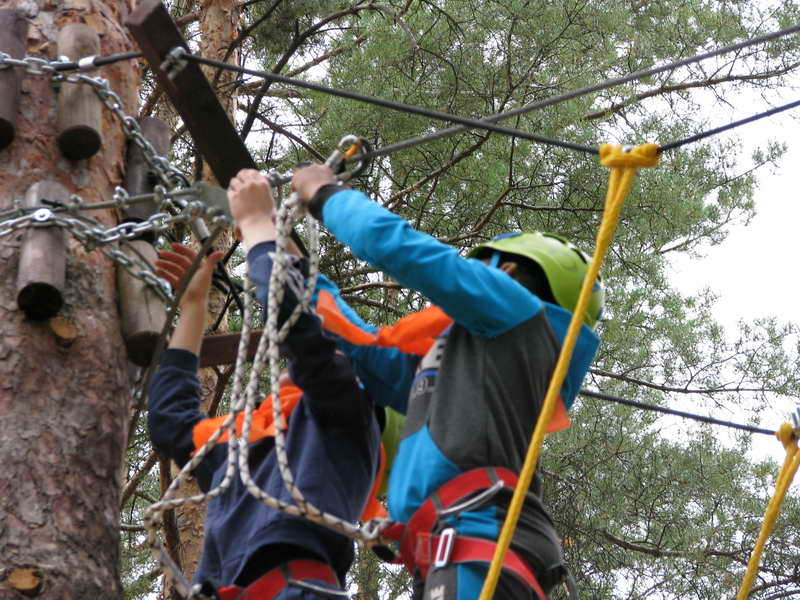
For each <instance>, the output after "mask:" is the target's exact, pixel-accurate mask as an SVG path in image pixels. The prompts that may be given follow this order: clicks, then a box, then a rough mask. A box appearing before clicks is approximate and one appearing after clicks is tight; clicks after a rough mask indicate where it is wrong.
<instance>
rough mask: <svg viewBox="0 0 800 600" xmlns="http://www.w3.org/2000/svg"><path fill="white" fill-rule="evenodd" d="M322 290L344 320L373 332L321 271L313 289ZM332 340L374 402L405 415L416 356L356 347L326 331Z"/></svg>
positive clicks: (380, 348)
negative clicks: (334, 303) (343, 354)
mask: <svg viewBox="0 0 800 600" xmlns="http://www.w3.org/2000/svg"><path fill="white" fill-rule="evenodd" d="M319 290H325V291H326V292H328V293H329V294H331V296H333V298H334V300H335V301H336V305H337V306H338V307H339V311H340V312H341V313H342V314H343V315H344V316H345V317H346V318H347V320H348V321H350V322H351V323H353V324H354V325H356V326H357V327H359V328H361V329H363V330H364V331H367V332H370V333H376V332H377V331H378V329H377V327H375V326H374V325H370V324H369V323H367V322H366V321H364V320H363V319H362V318H361V317H360V316H359V315H358V313H356V311H354V310H353V308H352V307H351V306H350V305H349V304H347V302H346V301H345V300H344V298H342V296H341V294H340V293H339V288H338V287H337V286H336V284H335V283H333V282H332V281H331V280H330V279H328V278H327V277H325V275H323V274H322V273H320V274H319V276H318V277H317V289H316V291H315V294H316V293H317V292H318V291H319ZM327 335H329V336H331V337H332V338H333V339H335V340H336V345H337V346H338V347H339V349H340V350H341V351H342V352H344V353H345V354H346V355H347V357H348V358H349V359H350V361H351V362H352V363H353V368H354V369H355V372H356V375H358V378H359V379H360V380H361V382H362V383H363V384H364V387H365V388H366V389H367V392H369V394H370V396H372V398H373V399H374V400H375V402H376V403H377V404H379V405H381V406H389V407H391V408H393V409H394V410H396V411H397V412H399V413H402V414H406V410H407V408H408V396H409V394H410V392H411V383H412V382H413V380H414V373H415V372H416V369H417V363H418V362H419V358H418V357H416V356H414V355H411V354H406V353H405V352H401V351H400V350H398V349H397V348H382V347H380V346H359V345H357V344H351V343H350V342H348V341H346V340H343V339H341V338H340V337H339V336H336V335H333V334H331V333H328V334H327Z"/></svg>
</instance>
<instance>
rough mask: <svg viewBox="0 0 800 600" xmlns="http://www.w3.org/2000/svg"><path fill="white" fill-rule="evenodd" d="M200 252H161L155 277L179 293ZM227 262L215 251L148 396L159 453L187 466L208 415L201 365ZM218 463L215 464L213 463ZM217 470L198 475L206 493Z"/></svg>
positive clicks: (188, 296)
mask: <svg viewBox="0 0 800 600" xmlns="http://www.w3.org/2000/svg"><path fill="white" fill-rule="evenodd" d="M196 254H197V253H196V252H195V251H194V250H191V249H190V248H187V247H185V246H182V245H180V244H173V245H172V251H164V252H161V253H160V260H158V261H157V262H156V273H157V274H158V275H160V276H161V277H164V278H166V279H167V280H168V281H169V282H170V283H171V284H172V286H173V288H175V289H177V288H178V286H179V284H180V280H181V279H182V277H183V275H184V273H185V272H186V270H187V269H188V268H189V265H190V264H191V262H192V261H193V260H194V258H195V256H196ZM221 258H222V253H221V252H214V253H213V254H211V255H210V256H208V257H206V258H205V259H203V262H202V263H201V265H200V267H199V269H198V270H197V272H196V273H195V275H194V277H193V278H192V281H191V282H190V283H189V285H188V286H187V288H186V291H185V293H184V294H183V296H182V298H181V302H180V317H179V319H178V323H177V325H176V327H175V331H174V332H173V334H172V337H171V339H170V343H169V347H168V348H167V350H166V351H165V352H164V354H163V355H162V357H161V361H160V364H159V369H158V371H156V373H155V375H154V376H153V381H152V383H151V386H150V394H149V397H148V417H147V425H148V429H149V431H150V437H151V439H152V441H153V445H154V446H155V448H156V449H157V450H158V451H159V452H161V453H162V454H164V455H166V456H168V457H170V458H172V459H173V460H175V462H177V463H178V464H179V465H181V466H183V465H184V464H186V462H187V461H188V460H189V458H190V457H191V452H192V451H193V450H194V444H193V442H192V429H193V428H194V426H195V425H196V424H197V423H198V422H199V421H201V420H202V419H204V418H205V417H206V415H205V414H204V413H203V412H201V411H200V386H199V383H198V380H197V364H198V355H199V353H200V346H201V344H202V340H203V332H204V324H205V316H206V310H207V305H208V289H209V286H210V284H211V274H212V272H213V270H214V266H215V265H216V264H217V262H219V260H220V259H221ZM211 462H213V459H211ZM212 472H213V465H211V464H209V460H206V461H204V464H203V465H201V466H200V467H199V468H198V469H197V470H196V471H195V475H196V476H197V478H198V482H199V483H200V485H201V487H203V488H204V489H205V488H207V487H208V485H210V482H211V479H210V478H211V474H212Z"/></svg>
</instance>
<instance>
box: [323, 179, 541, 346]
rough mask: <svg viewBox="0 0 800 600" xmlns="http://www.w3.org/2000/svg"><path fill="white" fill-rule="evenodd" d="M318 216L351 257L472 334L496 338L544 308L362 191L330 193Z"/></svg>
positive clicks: (495, 273)
mask: <svg viewBox="0 0 800 600" xmlns="http://www.w3.org/2000/svg"><path fill="white" fill-rule="evenodd" d="M322 216H323V221H324V223H325V226H326V227H327V228H328V229H329V230H330V231H331V232H332V233H333V234H334V235H335V236H336V238H337V239H338V240H339V241H340V242H342V243H344V244H346V245H348V246H350V248H351V249H352V251H353V254H354V255H355V256H357V257H358V258H360V259H362V260H365V261H367V262H368V263H370V264H371V265H372V266H374V267H376V268H378V269H381V270H382V271H384V272H386V273H387V274H389V275H390V276H391V277H392V278H393V279H395V280H396V281H397V282H398V283H400V284H401V285H403V286H406V287H409V288H412V289H415V290H417V291H419V292H421V293H423V294H424V295H425V296H426V297H427V298H428V299H430V300H431V302H433V303H434V304H436V305H438V306H439V307H441V308H442V309H443V310H444V311H445V312H446V313H447V314H448V315H449V316H451V317H452V318H453V319H454V320H455V321H456V322H458V323H460V324H461V325H463V326H464V327H466V328H467V329H468V330H469V331H471V332H472V333H475V334H477V335H481V336H486V337H493V336H496V335H500V334H501V333H504V332H506V331H508V330H509V329H511V328H513V327H514V326H516V325H518V324H520V323H522V322H524V321H527V320H528V319H530V318H531V317H533V316H535V315H536V314H538V313H539V312H540V311H541V310H542V308H543V305H542V301H541V300H539V298H537V297H536V296H534V295H533V294H531V293H530V292H529V291H528V290H526V289H525V288H524V287H523V286H522V285H520V284H519V283H517V282H516V281H514V279H512V278H511V277H509V276H508V275H506V274H505V273H503V272H502V271H500V270H499V269H495V268H491V267H489V266H487V265H485V264H483V263H482V262H480V261H478V260H474V259H465V258H463V257H461V256H460V255H459V254H458V251H457V250H456V249H455V248H453V247H452V246H448V245H447V244H443V243H441V242H439V241H438V240H436V239H434V238H433V237H431V236H429V235H427V234H424V233H420V232H419V231H415V230H414V229H413V228H412V227H411V225H410V224H409V223H408V222H407V221H405V220H404V219H402V218H401V217H399V216H397V215H395V214H394V213H392V212H390V211H388V210H386V209H385V208H383V207H381V206H378V205H377V204H375V203H374V202H372V201H371V200H370V199H369V198H368V197H367V196H365V195H364V194H362V193H361V192H358V191H356V190H342V191H340V192H337V193H335V194H334V195H332V196H331V197H330V198H328V199H327V201H326V202H325V204H324V206H323V208H322Z"/></svg>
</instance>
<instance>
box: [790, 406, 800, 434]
mask: <svg viewBox="0 0 800 600" xmlns="http://www.w3.org/2000/svg"><path fill="white" fill-rule="evenodd" d="M792 426H793V428H794V430H793V432H794V435H795V437H800V406H798V407H797V408H796V409H795V410H794V412H793V413H792Z"/></svg>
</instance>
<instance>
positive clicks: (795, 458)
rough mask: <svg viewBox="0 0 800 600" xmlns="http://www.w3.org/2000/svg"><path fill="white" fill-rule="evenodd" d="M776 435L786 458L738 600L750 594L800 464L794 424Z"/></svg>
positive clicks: (783, 427)
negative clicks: (765, 549) (763, 554)
mask: <svg viewBox="0 0 800 600" xmlns="http://www.w3.org/2000/svg"><path fill="white" fill-rule="evenodd" d="M775 436H776V437H777V438H778V439H779V440H780V441H781V443H782V444H783V447H784V448H785V449H786V458H785V459H784V461H783V468H782V469H781V472H780V473H779V474H778V480H777V481H776V482H775V493H774V494H773V495H772V498H771V499H770V501H769V504H767V510H766V512H765V513H764V522H763V523H762V524H761V532H760V533H759V534H758V540H756V545H755V546H754V547H753V553H752V554H751V555H750V561H749V562H748V563H747V571H746V572H745V574H744V579H743V580H742V587H740V588H739V593H738V594H737V595H736V600H745V599H746V598H747V597H748V596H749V595H750V589H751V588H752V587H753V580H754V579H755V577H756V575H757V574H758V566H759V564H760V563H761V554H762V552H763V551H764V546H765V544H766V543H767V538H768V537H769V536H770V534H771V533H772V528H773V527H774V526H775V521H776V520H777V519H778V514H779V513H780V510H781V504H782V503H783V499H784V498H785V497H786V492H787V491H788V490H789V486H790V485H792V479H794V475H795V473H797V467H798V466H800V452H798V451H797V437H796V436H795V435H794V431H793V429H792V426H791V425H790V424H789V423H784V424H783V425H781V428H780V429H779V430H778V431H776V432H775Z"/></svg>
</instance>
